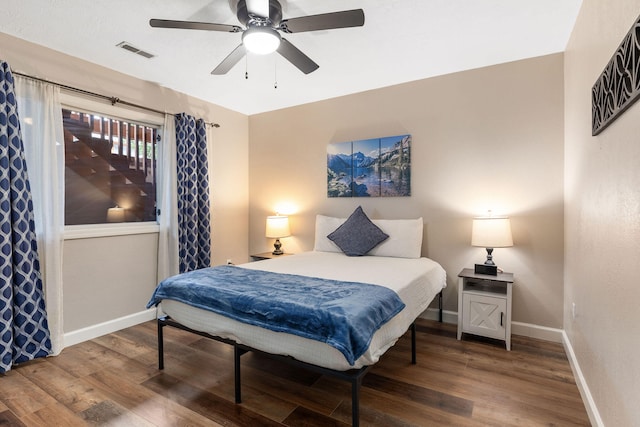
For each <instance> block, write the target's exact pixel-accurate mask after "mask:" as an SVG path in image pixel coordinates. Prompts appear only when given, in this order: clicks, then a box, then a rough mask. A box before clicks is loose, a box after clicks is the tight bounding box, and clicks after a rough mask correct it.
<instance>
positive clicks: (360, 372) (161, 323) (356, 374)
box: [157, 291, 442, 427]
mask: <svg viewBox="0 0 640 427" xmlns="http://www.w3.org/2000/svg"><path fill="white" fill-rule="evenodd" d="M438 308H439V311H440V313H439V320H440V322H442V291H441V292H440V293H439V294H438ZM157 321H158V369H161V370H162V369H164V339H163V331H162V330H163V328H164V327H165V326H172V327H174V328H177V329H182V330H183V331H187V332H191V333H193V334H196V335H200V336H202V337H205V338H210V339H212V340H215V341H219V342H222V343H225V344H229V345H231V346H233V365H234V383H235V402H236V403H242V390H241V378H240V356H242V355H243V354H245V353H248V352H250V351H251V352H254V353H258V354H261V355H264V356H267V357H269V358H271V359H274V360H279V361H282V362H285V363H288V364H290V365H293V366H298V367H302V368H304V369H307V370H309V371H312V372H316V373H319V374H322V375H327V376H330V377H333V378H337V379H340V380H344V381H348V382H350V383H351V425H352V426H353V427H358V426H359V424H360V386H361V385H362V380H363V378H364V376H365V375H366V374H367V372H369V369H371V368H372V367H373V365H369V366H363V367H362V368H360V369H350V370H348V371H337V370H334V369H329V368H323V367H321V366H317V365H313V364H310V363H307V362H302V361H300V360H297V359H294V358H293V357H290V356H282V355H279V354H273V353H268V352H265V351H262V350H258V349H255V348H252V347H249V346H248V345H244V344H238V343H237V342H235V341H233V340H230V339H228V338H222V337H218V336H215V335H211V334H208V333H206V332H202V331H197V330H195V329H191V328H189V327H187V326H184V325H182V324H180V323H178V322H176V321H175V320H173V319H171V317H169V316H162V317H159V318H158V319H157ZM409 330H410V331H411V364H412V365H415V364H416V325H415V323H412V324H411V326H410V327H409Z"/></svg>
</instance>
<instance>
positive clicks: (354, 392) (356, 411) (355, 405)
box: [351, 376, 362, 427]
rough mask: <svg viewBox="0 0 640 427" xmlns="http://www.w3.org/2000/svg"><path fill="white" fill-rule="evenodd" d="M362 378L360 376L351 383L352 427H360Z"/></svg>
mask: <svg viewBox="0 0 640 427" xmlns="http://www.w3.org/2000/svg"><path fill="white" fill-rule="evenodd" d="M361 384H362V377H361V376H358V378H355V379H354V380H353V382H352V383H351V425H352V426H353V427H358V426H359V425H360V385H361Z"/></svg>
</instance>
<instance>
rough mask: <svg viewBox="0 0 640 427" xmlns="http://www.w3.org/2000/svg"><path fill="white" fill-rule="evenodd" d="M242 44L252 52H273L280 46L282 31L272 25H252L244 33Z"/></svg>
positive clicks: (263, 53)
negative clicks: (279, 31)
mask: <svg viewBox="0 0 640 427" xmlns="http://www.w3.org/2000/svg"><path fill="white" fill-rule="evenodd" d="M242 44H244V47H245V49H247V51H249V52H251V53H257V54H258V55H266V54H269V53H273V52H275V51H276V49H278V46H280V33H278V32H277V31H276V30H274V29H273V28H271V27H250V28H248V29H247V30H246V31H245V32H244V33H243V34H242Z"/></svg>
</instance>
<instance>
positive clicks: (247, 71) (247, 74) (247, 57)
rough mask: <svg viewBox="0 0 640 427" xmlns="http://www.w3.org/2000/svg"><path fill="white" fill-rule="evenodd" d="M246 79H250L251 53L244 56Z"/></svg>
mask: <svg viewBox="0 0 640 427" xmlns="http://www.w3.org/2000/svg"><path fill="white" fill-rule="evenodd" d="M244 79H245V80H249V55H246V56H245V57H244Z"/></svg>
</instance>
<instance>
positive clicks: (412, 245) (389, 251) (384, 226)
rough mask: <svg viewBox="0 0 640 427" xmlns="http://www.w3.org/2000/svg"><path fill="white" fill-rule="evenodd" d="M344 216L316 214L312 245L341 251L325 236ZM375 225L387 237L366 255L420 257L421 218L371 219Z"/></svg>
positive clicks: (333, 229) (343, 219)
mask: <svg viewBox="0 0 640 427" xmlns="http://www.w3.org/2000/svg"><path fill="white" fill-rule="evenodd" d="M346 220H347V219H346V218H334V217H330V216H324V215H317V216H316V239H315V245H314V247H313V250H314V251H319V252H342V250H341V249H340V248H339V247H338V245H336V244H335V243H333V242H332V241H331V240H329V239H328V238H327V235H329V234H331V233H332V232H333V231H335V229H336V228H338V227H340V226H341V225H342V223H344V222H345V221H346ZM371 221H372V222H373V223H374V224H375V225H377V226H378V227H380V229H381V230H382V231H384V232H385V233H386V234H388V235H389V238H388V239H386V240H385V241H384V242H382V243H380V244H379V245H378V246H376V247H375V248H373V249H372V250H370V251H369V252H368V253H367V255H373V256H388V257H395V258H420V256H421V253H422V232H423V227H424V223H423V220H422V218H416V219H373V220H371Z"/></svg>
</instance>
